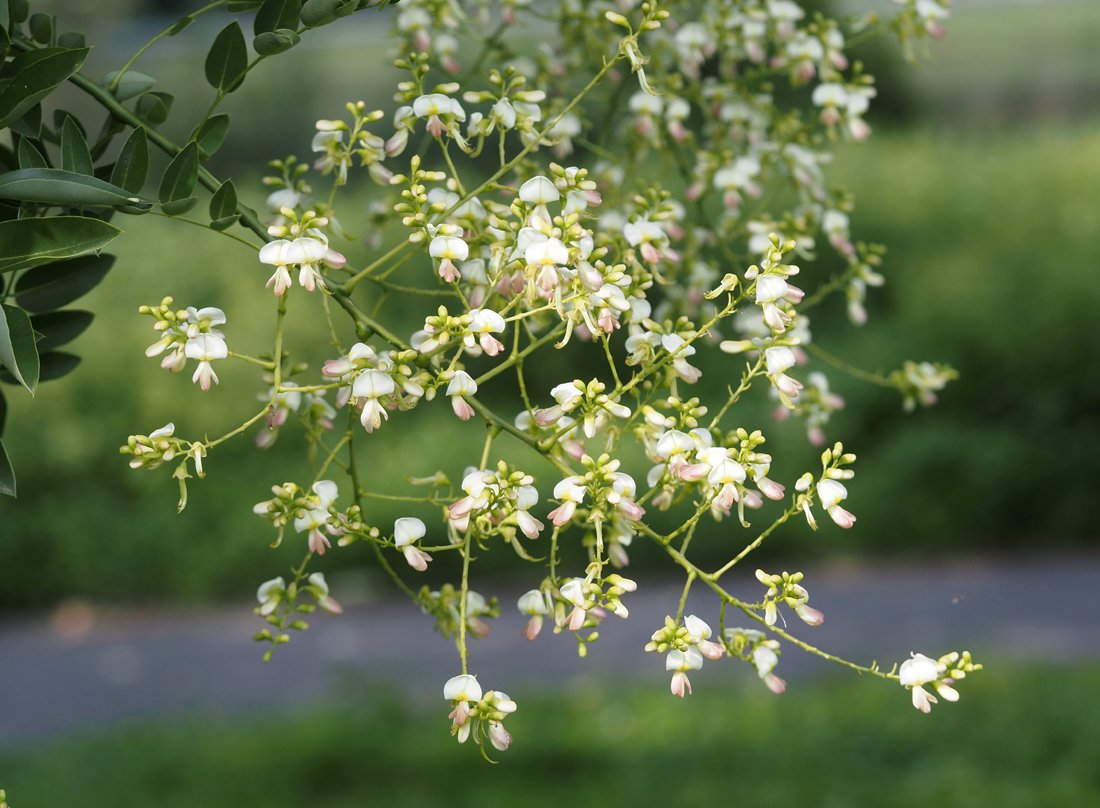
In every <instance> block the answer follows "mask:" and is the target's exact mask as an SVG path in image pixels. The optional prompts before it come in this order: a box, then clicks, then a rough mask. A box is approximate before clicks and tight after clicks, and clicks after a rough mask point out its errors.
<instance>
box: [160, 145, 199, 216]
mask: <svg viewBox="0 0 1100 808" xmlns="http://www.w3.org/2000/svg"><path fill="white" fill-rule="evenodd" d="M198 178H199V147H198V144H196V143H195V141H193V140H192V141H191V142H190V143H188V144H187V145H186V146H184V147H183V148H182V149H181V150H180V152H179V154H177V155H176V156H175V157H173V158H172V162H171V163H169V164H168V168H167V169H165V171H164V177H163V179H161V181H160V191H159V193H158V198H159V199H160V201H161V204H166V203H168V202H178V201H179V200H181V199H186V198H187V197H189V196H190V195H191V192H192V191H193V190H195V183H196V182H197V181H198Z"/></svg>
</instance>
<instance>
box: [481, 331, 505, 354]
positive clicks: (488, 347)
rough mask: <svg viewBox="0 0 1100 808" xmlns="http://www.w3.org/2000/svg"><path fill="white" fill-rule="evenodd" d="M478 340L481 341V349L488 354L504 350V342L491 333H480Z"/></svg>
mask: <svg viewBox="0 0 1100 808" xmlns="http://www.w3.org/2000/svg"><path fill="white" fill-rule="evenodd" d="M478 341H479V342H480V343H481V350H483V351H485V353H487V354H489V356H496V355H497V354H498V353H500V352H501V351H503V350H504V343H502V342H501V341H500V340H499V339H497V338H496V337H494V336H493V335H492V334H482V335H481V337H480V338H479V339H478Z"/></svg>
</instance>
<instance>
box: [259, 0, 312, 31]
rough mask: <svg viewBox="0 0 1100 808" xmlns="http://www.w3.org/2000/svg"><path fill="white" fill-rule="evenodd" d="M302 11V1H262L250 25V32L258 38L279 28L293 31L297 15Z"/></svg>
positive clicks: (296, 25)
mask: <svg viewBox="0 0 1100 808" xmlns="http://www.w3.org/2000/svg"><path fill="white" fill-rule="evenodd" d="M301 10H302V0H264V2H263V5H261V6H260V10H259V11H257V12H256V20H255V22H253V23H252V32H253V33H254V34H256V36H259V35H260V34H265V33H268V32H270V31H276V30H278V29H279V28H289V29H290V30H292V31H293V30H295V29H297V27H298V15H299V12H301Z"/></svg>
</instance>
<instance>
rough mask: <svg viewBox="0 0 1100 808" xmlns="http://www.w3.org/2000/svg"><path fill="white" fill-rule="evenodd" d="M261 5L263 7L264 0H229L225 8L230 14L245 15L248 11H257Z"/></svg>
mask: <svg viewBox="0 0 1100 808" xmlns="http://www.w3.org/2000/svg"><path fill="white" fill-rule="evenodd" d="M261 5H263V0H229V2H227V3H226V4H225V7H226V10H228V11H229V13H230V14H243V13H245V12H248V11H255V10H256V9H258V8H259V7H260V6H261Z"/></svg>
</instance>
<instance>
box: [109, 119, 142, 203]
mask: <svg viewBox="0 0 1100 808" xmlns="http://www.w3.org/2000/svg"><path fill="white" fill-rule="evenodd" d="M148 175H149V138H148V136H147V135H146V134H145V127H144V126H139V127H138V128H137V129H135V130H134V131H133V132H132V133H131V134H130V137H128V138H127V139H126V142H125V143H124V144H122V151H120V152H119V153H118V159H117V160H116V161H115V167H114V169H112V170H111V184H112V185H117V186H118V187H119V188H124V189H126V190H127V191H129V192H130V193H132V194H137V193H141V189H142V188H144V187H145V178H146V177H147V176H148Z"/></svg>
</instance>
